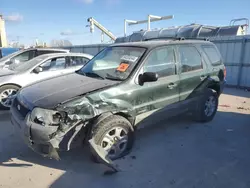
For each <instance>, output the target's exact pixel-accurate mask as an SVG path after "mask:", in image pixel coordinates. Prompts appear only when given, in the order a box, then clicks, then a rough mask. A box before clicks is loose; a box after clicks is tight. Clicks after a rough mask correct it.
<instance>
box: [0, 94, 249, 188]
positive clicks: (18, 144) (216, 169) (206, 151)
mask: <svg viewBox="0 0 250 188" xmlns="http://www.w3.org/2000/svg"><path fill="white" fill-rule="evenodd" d="M0 120H1V121H0V126H1V131H0V188H1V187H13V188H16V187H19V188H34V187H35V188H39V187H53V188H64V187H88V188H89V187H98V188H99V187H119V188H123V187H143V188H147V187H156V188H161V187H164V188H165V187H171V188H179V187H180V188H183V187H185V188H186V187H187V188H195V187H197V188H212V187H220V188H225V187H227V188H249V187H250V150H249V145H250V136H249V134H250V92H246V91H244V90H236V89H226V90H225V92H224V94H223V95H222V96H221V98H220V106H219V111H218V113H217V115H216V116H215V119H214V120H213V121H212V122H210V123H206V124H199V123H193V122H192V121H190V120H189V118H187V117H181V118H180V117H177V118H174V119H171V120H161V121H154V122H152V123H151V125H147V126H146V128H143V129H140V130H139V131H138V132H137V138H136V143H135V146H134V149H133V151H132V152H131V153H130V154H129V155H128V156H126V157H125V158H123V159H120V160H118V161H116V163H117V164H118V165H119V167H120V169H121V170H122V171H121V172H119V173H117V174H113V175H109V176H108V175H106V176H105V175H104V174H103V172H104V171H105V170H107V168H106V167H105V166H103V165H101V164H94V163H92V162H90V160H89V154H88V152H87V151H85V150H84V149H83V148H78V149H77V150H74V151H71V152H65V153H62V154H61V158H62V160H61V161H55V160H50V159H47V158H42V157H41V156H39V155H37V154H36V153H34V152H32V151H31V150H30V149H29V148H27V147H26V146H25V145H24V144H23V142H22V140H21V139H20V138H19V137H18V136H17V135H16V134H15V132H14V129H13V127H12V125H11V124H10V122H9V115H8V113H6V112H0Z"/></svg>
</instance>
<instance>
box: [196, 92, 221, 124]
mask: <svg viewBox="0 0 250 188" xmlns="http://www.w3.org/2000/svg"><path fill="white" fill-rule="evenodd" d="M217 109H218V95H217V93H216V92H215V91H214V90H212V89H209V88H208V89H207V90H206V92H205V94H204V96H203V97H202V99H201V100H200V101H199V102H198V104H197V107H196V109H195V110H194V112H193V117H194V120H196V121H199V122H209V121H212V120H213V118H214V116H215V114H216V112H217Z"/></svg>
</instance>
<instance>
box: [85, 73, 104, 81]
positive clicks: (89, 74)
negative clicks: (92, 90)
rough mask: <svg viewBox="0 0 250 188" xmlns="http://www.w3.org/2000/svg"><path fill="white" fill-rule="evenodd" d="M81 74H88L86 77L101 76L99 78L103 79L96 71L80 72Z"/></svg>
mask: <svg viewBox="0 0 250 188" xmlns="http://www.w3.org/2000/svg"><path fill="white" fill-rule="evenodd" d="M82 74H83V75H84V76H88V77H92V78H93V77H97V78H101V79H103V80H104V78H103V77H102V76H100V75H99V74H96V73H94V72H82Z"/></svg>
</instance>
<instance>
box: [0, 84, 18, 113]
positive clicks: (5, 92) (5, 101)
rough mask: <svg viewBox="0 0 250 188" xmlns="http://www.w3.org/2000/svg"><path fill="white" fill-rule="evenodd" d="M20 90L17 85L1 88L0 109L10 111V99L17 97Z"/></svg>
mask: <svg viewBox="0 0 250 188" xmlns="http://www.w3.org/2000/svg"><path fill="white" fill-rule="evenodd" d="M19 89H20V88H19V87H18V86H15V85H5V86H2V87H0V109H2V110H9V109H10V106H11V100H10V97H11V96H13V95H15V94H16V93H17V91H18V90H19Z"/></svg>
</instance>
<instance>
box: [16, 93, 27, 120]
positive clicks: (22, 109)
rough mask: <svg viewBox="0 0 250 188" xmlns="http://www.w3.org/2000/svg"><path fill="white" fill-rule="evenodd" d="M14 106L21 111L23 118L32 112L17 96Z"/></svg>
mask: <svg viewBox="0 0 250 188" xmlns="http://www.w3.org/2000/svg"><path fill="white" fill-rule="evenodd" d="M13 107H14V108H15V110H16V111H17V112H19V114H20V115H21V116H22V117H23V118H25V117H26V115H27V114H28V113H29V112H30V110H29V109H28V108H26V107H25V106H24V105H23V104H22V103H20V102H19V101H18V99H17V98H15V99H14V101H13Z"/></svg>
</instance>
